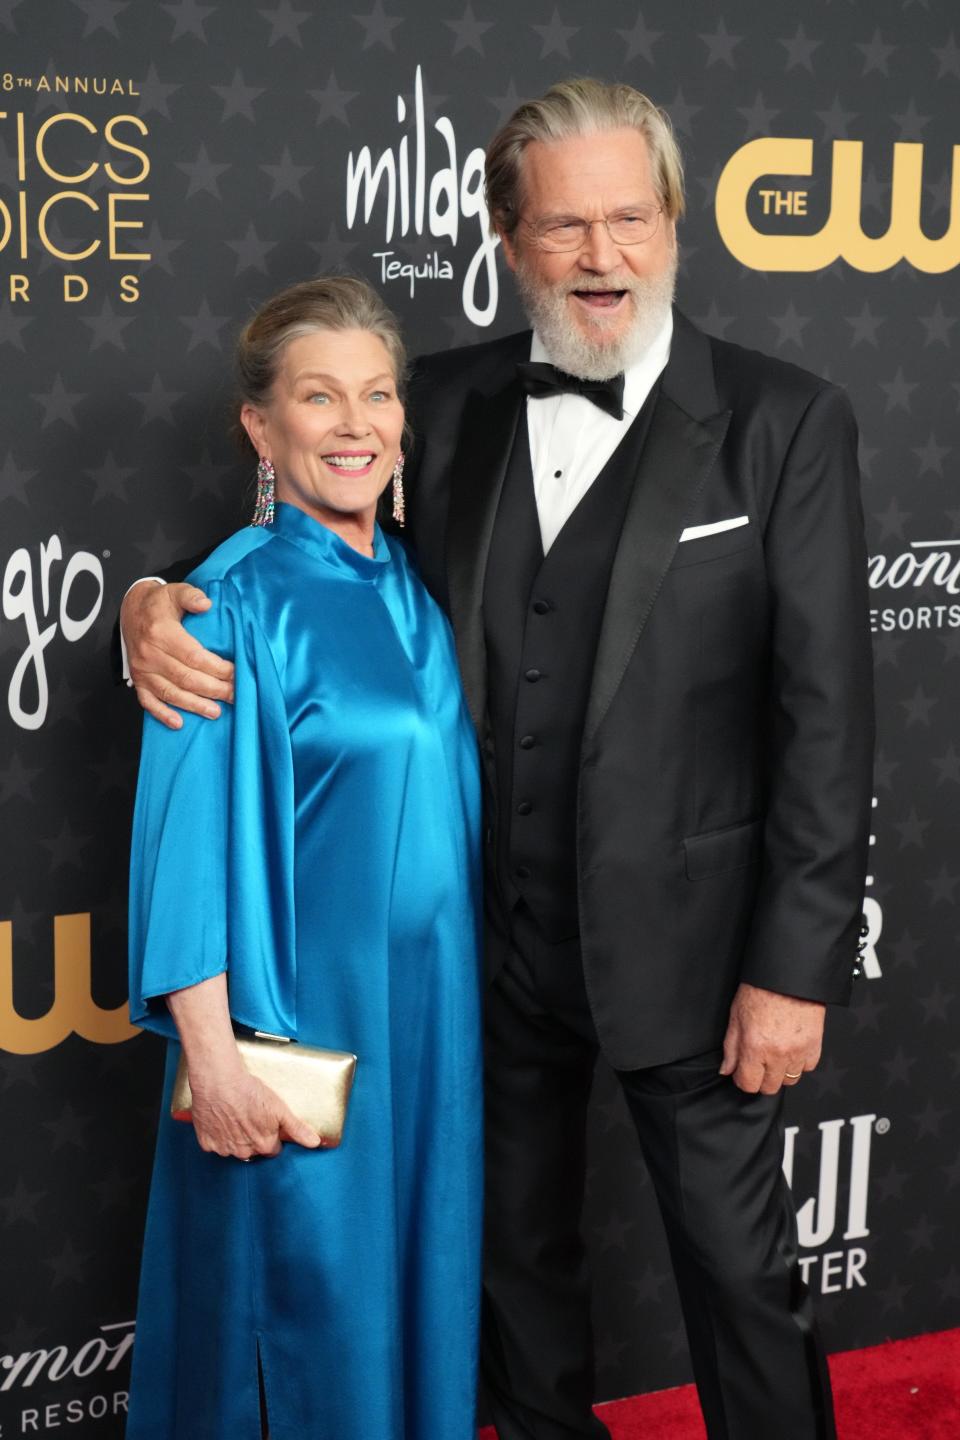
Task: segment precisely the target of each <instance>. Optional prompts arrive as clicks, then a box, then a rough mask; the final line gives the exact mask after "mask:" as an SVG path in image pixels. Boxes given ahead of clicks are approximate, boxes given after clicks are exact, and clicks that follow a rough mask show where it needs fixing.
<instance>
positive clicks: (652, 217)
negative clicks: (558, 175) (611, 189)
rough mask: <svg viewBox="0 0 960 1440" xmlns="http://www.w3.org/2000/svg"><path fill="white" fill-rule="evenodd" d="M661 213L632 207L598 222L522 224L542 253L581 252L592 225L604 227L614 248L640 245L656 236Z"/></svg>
mask: <svg viewBox="0 0 960 1440" xmlns="http://www.w3.org/2000/svg"><path fill="white" fill-rule="evenodd" d="M662 213H663V207H662V206H660V207H657V206H654V205H634V206H632V207H631V208H630V209H629V210H617V211H616V213H615V214H613V215H604V216H603V218H602V219H600V220H580V219H579V218H578V217H577V216H575V215H550V216H548V217H547V218H546V219H544V220H532V221H531V220H528V221H524V224H525V226H526V230H527V234H528V235H529V236H530V238H531V240H533V242H534V244H535V245H539V247H540V249H541V250H553V251H564V250H582V249H583V247H584V245H586V243H587V241H588V240H589V239H590V232H591V230H592V229H593V227H594V225H605V226H606V230H607V234H608V235H609V236H610V239H611V241H612V243H613V244H614V245H643V244H644V243H645V242H646V241H647V240H652V239H653V237H654V235H656V233H657V227H658V226H659V224H660V216H661V214H662Z"/></svg>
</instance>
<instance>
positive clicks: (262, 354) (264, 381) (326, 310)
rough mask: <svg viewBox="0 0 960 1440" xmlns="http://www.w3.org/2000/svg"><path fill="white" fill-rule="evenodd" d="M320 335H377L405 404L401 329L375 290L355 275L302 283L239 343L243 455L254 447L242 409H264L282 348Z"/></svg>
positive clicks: (268, 304) (265, 308)
mask: <svg viewBox="0 0 960 1440" xmlns="http://www.w3.org/2000/svg"><path fill="white" fill-rule="evenodd" d="M320 330H367V331H369V332H370V334H371V335H376V336H377V338H378V339H379V340H381V341H382V342H383V345H384V347H385V349H386V351H387V354H388V355H389V356H390V364H391V367H392V369H393V375H394V380H395V381H396V386H397V394H398V395H399V397H400V399H401V401H402V400H403V398H404V391H405V386H406V378H407V352H406V349H405V348H404V344H403V339H402V337H401V335H400V323H399V321H398V320H397V317H396V316H395V315H394V313H393V311H392V310H390V309H389V308H388V306H386V305H385V304H384V302H383V301H382V300H381V298H380V296H379V295H378V294H377V292H376V290H374V288H373V286H372V285H370V284H368V282H367V281H366V280H362V279H361V278H360V277H359V276H356V275H321V276H319V277H318V278H317V279H315V280H303V281H301V282H300V284H298V285H289V286H288V287H287V288H286V290H281V291H279V293H278V294H276V295H273V296H271V298H270V299H269V300H267V301H265V303H264V304H263V305H261V306H260V309H259V310H258V311H257V313H256V314H255V315H254V316H253V318H252V319H251V320H250V321H248V323H247V324H246V325H245V326H244V328H243V329H242V330H241V332H240V335H239V336H238V338H237V348H236V371H237V403H236V410H235V422H236V430H237V435H238V439H239V441H240V443H241V445H243V446H244V448H245V449H247V450H253V446H252V445H251V443H250V439H249V436H248V435H247V433H246V431H245V430H244V428H243V426H242V425H241V424H240V419H239V416H240V408H241V406H243V405H258V406H262V405H266V404H267V402H268V401H269V398H270V391H271V389H272V388H273V383H274V381H275V380H276V378H277V371H278V369H279V367H280V356H281V354H282V352H283V349H284V347H285V346H286V345H289V343H290V341H291V340H299V339H300V337H301V336H302V335H313V334H315V333H316V332H317V331H320Z"/></svg>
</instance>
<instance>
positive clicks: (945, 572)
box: [867, 540, 960, 595]
mask: <svg viewBox="0 0 960 1440" xmlns="http://www.w3.org/2000/svg"><path fill="white" fill-rule="evenodd" d="M867 573H868V576H869V583H870V588H871V589H872V590H881V589H883V588H884V587H886V588H887V589H888V590H903V589H905V588H907V587H911V588H914V589H917V588H919V587H920V586H921V585H928V584H929V585H932V586H934V588H935V589H939V590H944V591H946V593H947V594H948V595H960V540H911V541H910V548H909V550H903V551H901V552H900V554H899V555H892V556H889V557H888V556H886V555H872V556H871V557H870V559H869V561H868V562H867Z"/></svg>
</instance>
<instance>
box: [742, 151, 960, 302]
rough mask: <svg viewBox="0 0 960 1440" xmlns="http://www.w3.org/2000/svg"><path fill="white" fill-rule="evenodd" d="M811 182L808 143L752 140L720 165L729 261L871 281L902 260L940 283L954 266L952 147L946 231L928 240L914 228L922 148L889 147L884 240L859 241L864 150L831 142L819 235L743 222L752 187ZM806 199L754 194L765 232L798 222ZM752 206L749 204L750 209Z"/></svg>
mask: <svg viewBox="0 0 960 1440" xmlns="http://www.w3.org/2000/svg"><path fill="white" fill-rule="evenodd" d="M812 174H813V141H812V140H797V139H786V138H784V137H781V136H769V137H766V138H763V139H760V140H751V141H750V142H749V144H747V145H744V146H742V148H741V149H739V150H737V151H736V152H735V154H733V155H732V156H731V157H730V159H729V160H728V161H727V163H726V166H725V167H724V170H723V172H722V174H721V176H720V179H719V181H718V183H717V195H716V215H717V228H718V229H719V231H720V235H721V238H722V239H723V242H724V244H725V245H726V247H727V249H728V250H729V251H730V253H731V254H732V255H733V256H734V257H735V258H736V259H737V260H739V261H740V263H741V265H747V266H749V267H750V269H751V270H792V271H800V272H803V271H811V270H824V269H826V267H827V266H828V265H832V264H833V262H834V261H835V260H838V259H843V260H846V261H847V263H848V264H849V265H852V266H853V268H854V269H855V270H863V271H866V272H868V273H869V274H876V273H877V272H879V271H881V270H890V269H892V267H893V266H894V265H897V264H898V263H899V262H900V261H901V260H906V261H907V262H908V263H909V264H910V265H912V266H913V267H914V269H916V270H922V271H924V272H926V273H927V274H930V275H942V274H944V273H945V272H946V271H947V270H953V269H954V268H955V267H956V266H957V265H960V190H958V183H960V145H955V146H954V147H953V189H952V197H953V199H952V207H951V211H950V223H949V225H948V227H947V230H946V232H945V234H943V235H941V236H939V237H937V238H936V239H933V240H931V239H930V237H929V236H928V235H925V234H924V232H923V229H922V228H921V220H920V217H921V203H922V199H923V146H922V145H917V144H913V143H907V142H900V143H898V144H895V145H894V147H893V179H892V184H891V191H890V223H889V226H888V227H887V230H886V232H885V233H884V234H883V235H877V236H871V235H865V234H864V232H863V227H862V225H861V223H860V211H861V197H862V190H863V143H862V141H860V140H835V141H834V142H833V173H832V177H831V189H830V213H829V215H828V217H827V220H826V221H825V223H824V224H823V225H822V226H821V227H820V229H819V230H815V231H813V232H810V233H807V234H801V233H797V231H796V228H795V227H794V229H793V230H792V232H791V233H786V234H784V233H780V234H778V233H776V232H775V231H773V230H770V229H767V228H766V225H765V226H764V228H763V229H758V228H757V227H756V225H755V224H754V221H753V219H752V218H751V215H750V199H751V195H752V194H753V193H754V186H755V185H756V184H757V181H759V180H764V179H766V178H767V177H770V176H776V177H778V178H779V177H781V176H785V175H801V176H810V175H812ZM808 198H809V192H808V191H807V190H805V189H784V188H781V187H780V186H779V185H772V184H771V185H768V186H765V187H764V188H762V189H760V190H759V192H757V194H756V200H759V202H760V210H761V214H762V216H763V217H764V219H765V220H766V224H767V225H771V226H776V225H777V222H778V221H779V222H780V224H781V225H782V224H783V222H784V220H793V219H794V218H795V217H797V218H800V219H802V218H803V217H805V216H806V215H807V213H808V206H807V202H808ZM756 200H755V202H754V203H755V204H756Z"/></svg>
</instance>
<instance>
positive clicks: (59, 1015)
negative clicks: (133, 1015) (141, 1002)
mask: <svg viewBox="0 0 960 1440" xmlns="http://www.w3.org/2000/svg"><path fill="white" fill-rule="evenodd" d="M53 953H54V962H53V1003H52V1005H51V1006H50V1009H49V1010H48V1011H47V1013H46V1015H41V1016H39V1018H38V1019H36V1020H25V1019H24V1018H23V1016H22V1015H20V1014H18V1013H17V1010H16V1008H15V1006H14V1003H13V925H12V924H11V922H10V921H9V920H3V921H0V1050H6V1051H8V1052H9V1053H10V1054H12V1055H37V1054H39V1053H40V1051H42V1050H52V1049H53V1048H54V1046H55V1045H59V1044H60V1042H61V1041H62V1040H66V1038H67V1036H68V1035H80V1036H82V1038H83V1039H84V1040H92V1041H93V1043H94V1044H95V1045H119V1044H120V1042H121V1041H123V1040H131V1039H133V1037H134V1036H135V1035H139V1034H140V1031H139V1030H137V1029H136V1028H135V1027H134V1026H133V1025H131V1024H130V1015H129V1011H128V1009H127V1006H126V1004H123V1005H118V1006H117V1008H116V1009H115V1010H102V1009H101V1008H100V1006H99V1005H97V1004H95V1002H94V1000H93V997H92V996H91V993H90V916H89V915H56V916H54V921H53Z"/></svg>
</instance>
